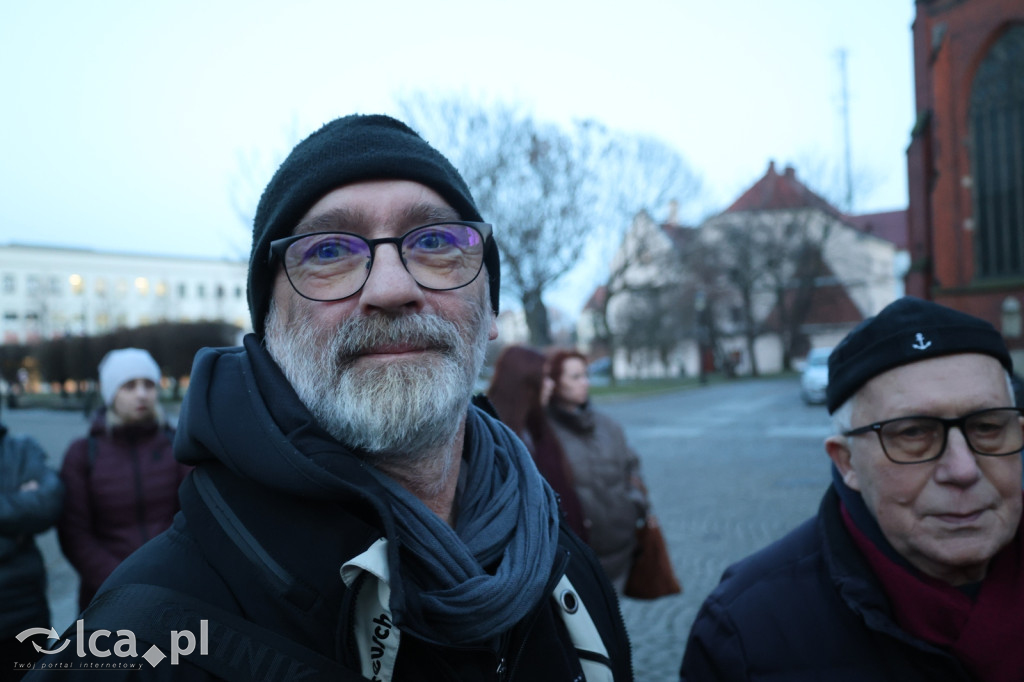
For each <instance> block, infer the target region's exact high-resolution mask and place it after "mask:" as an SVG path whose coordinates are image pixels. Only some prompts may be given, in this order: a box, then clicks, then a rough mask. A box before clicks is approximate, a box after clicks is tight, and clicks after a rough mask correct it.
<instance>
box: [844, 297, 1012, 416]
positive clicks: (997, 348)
mask: <svg viewBox="0 0 1024 682" xmlns="http://www.w3.org/2000/svg"><path fill="white" fill-rule="evenodd" d="M956 353H982V354H983V355H991V356H992V357H994V358H995V359H996V360H998V361H999V362H1000V363H1001V364H1002V365H1003V367H1005V368H1006V371H1007V372H1011V373H1012V372H1013V360H1011V359H1010V353H1009V352H1008V351H1007V350H1006V343H1005V342H1004V341H1003V337H1002V335H1000V334H999V332H998V331H996V328H995V327H993V326H992V325H991V324H989V323H988V322H986V321H985V320H982V319H979V318H977V317H974V316H973V315H968V314H966V313H962V312H960V311H958V310H953V309H952V308H947V307H946V306H943V305H939V304H938V303H933V302H931V301H925V300H922V299H920V298H914V297H913V296H904V297H903V298H901V299H899V300H897V301H895V302H893V303H890V304H889V305H887V306H886V307H885V308H883V309H882V311H881V312H880V313H878V314H877V315H875V316H874V317H869V318H868V319H866V320H864V321H863V322H861V323H860V324H859V325H857V326H856V327H855V328H854V329H853V331H851V332H850V333H849V334H847V335H846V338H844V339H843V340H842V341H841V342H840V343H839V345H838V346H836V348H835V350H833V351H832V354H831V355H830V356H829V358H828V389H827V391H826V397H827V400H826V404H827V406H828V411H829V414H831V413H833V412H835V411H836V410H837V409H839V407H841V406H842V404H843V403H845V402H846V401H847V400H848V399H849V398H850V396H852V395H853V394H854V393H856V392H857V390H858V389H860V387H861V386H863V385H864V384H866V383H867V382H868V381H870V380H871V379H873V378H874V377H876V376H878V375H879V374H881V373H882V372H887V371H889V370H890V369H893V368H894V367H899V366H900V365H907V364H910V363H912V362H918V361H919V360H927V359H928V358H935V357H939V356H942V355H954V354H956Z"/></svg>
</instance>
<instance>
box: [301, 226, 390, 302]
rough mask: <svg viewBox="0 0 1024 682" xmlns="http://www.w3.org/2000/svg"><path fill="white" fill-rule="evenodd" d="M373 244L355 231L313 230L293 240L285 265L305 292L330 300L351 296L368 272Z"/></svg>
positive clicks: (313, 297) (311, 296)
mask: <svg viewBox="0 0 1024 682" xmlns="http://www.w3.org/2000/svg"><path fill="white" fill-rule="evenodd" d="M369 264H370V245H369V244H367V243H366V242H365V241H364V240H362V239H360V238H359V237H357V236H355V235H350V234H341V233H331V234H311V235H310V236H308V237H306V238H304V239H300V240H298V241H296V242H292V244H290V245H289V246H288V251H287V252H286V253H285V259H284V266H285V271H286V272H287V274H288V278H289V279H290V280H291V282H292V285H293V286H294V287H295V289H296V290H297V291H298V292H299V293H301V294H302V295H303V296H308V297H309V298H312V299H315V300H320V301H327V300H332V299H340V298H345V297H347V296H351V295H352V294H354V293H355V292H357V291H359V289H360V288H361V287H362V286H363V284H364V283H365V282H366V278H367V276H368V274H369V270H368V267H367V266H368V265H369Z"/></svg>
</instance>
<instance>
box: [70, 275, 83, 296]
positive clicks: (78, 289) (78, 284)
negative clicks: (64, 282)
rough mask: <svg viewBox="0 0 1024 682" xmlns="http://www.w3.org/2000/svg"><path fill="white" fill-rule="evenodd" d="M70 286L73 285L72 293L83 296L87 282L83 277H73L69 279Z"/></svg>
mask: <svg viewBox="0 0 1024 682" xmlns="http://www.w3.org/2000/svg"><path fill="white" fill-rule="evenodd" d="M68 284H70V285H71V291H72V292H73V293H75V294H81V293H82V292H83V291H85V280H83V279H82V276H81V275H71V276H70V277H68Z"/></svg>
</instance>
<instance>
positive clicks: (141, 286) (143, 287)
mask: <svg viewBox="0 0 1024 682" xmlns="http://www.w3.org/2000/svg"><path fill="white" fill-rule="evenodd" d="M135 290H136V291H137V292H139V296H147V295H148V294H149V280H148V279H146V278H145V277H136V278H135Z"/></svg>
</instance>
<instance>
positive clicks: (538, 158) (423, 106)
mask: <svg viewBox="0 0 1024 682" xmlns="http://www.w3.org/2000/svg"><path fill="white" fill-rule="evenodd" d="M399 107H400V108H401V110H402V115H403V118H404V119H405V120H406V121H407V122H408V123H409V125H410V126H412V127H413V128H414V129H416V130H417V131H418V132H419V133H420V134H421V135H423V136H424V137H425V138H426V139H427V140H428V141H429V142H430V143H431V144H433V145H434V146H435V147H437V148H438V149H439V150H440V151H441V152H442V153H444V154H445V155H446V156H447V157H448V158H449V159H451V161H452V163H453V164H454V165H455V167H456V168H458V169H459V171H460V172H461V173H462V175H463V177H464V178H465V180H466V183H467V184H468V185H469V186H470V189H471V190H472V191H473V195H474V197H475V198H476V201H477V204H478V206H479V207H480V210H481V213H483V214H484V215H485V216H486V217H487V219H488V220H490V221H491V222H493V223H495V225H496V231H495V232H496V234H495V238H496V240H497V242H498V245H499V248H500V250H501V256H502V284H503V288H505V290H506V291H510V292H511V293H513V295H516V296H518V297H519V300H520V302H521V303H522V306H523V310H524V312H525V316H526V324H527V327H528V329H529V332H530V343H532V344H534V345H537V346H545V345H548V344H549V343H550V340H551V339H550V331H549V322H548V313H547V308H546V306H545V304H544V300H543V294H544V292H545V291H546V290H547V289H548V288H549V287H550V286H551V284H552V283H554V282H555V281H557V280H558V279H559V278H561V277H562V276H563V275H564V274H565V273H566V272H568V271H569V270H571V269H572V268H573V266H575V265H576V263H577V262H578V260H579V258H580V255H581V253H582V252H583V251H584V250H585V247H586V241H587V239H588V237H589V236H590V235H591V234H593V231H594V217H595V210H594V209H595V206H596V197H597V196H598V195H597V193H596V192H597V186H596V183H595V182H594V179H595V178H594V175H593V173H592V172H591V168H590V166H589V162H590V160H591V159H592V158H593V156H594V150H593V142H594V137H593V135H592V134H591V128H590V126H588V125H587V124H573V125H571V126H568V127H563V126H560V125H557V124H553V123H547V122H542V121H538V120H537V119H535V118H534V117H533V115H532V114H529V113H527V112H525V111H524V110H523V109H522V108H521V107H519V106H516V105H511V104H505V103H501V102H496V103H485V102H481V101H473V100H471V99H469V98H465V97H458V96H452V95H449V96H434V95H427V94H424V93H419V94H415V95H411V96H408V97H406V98H404V99H403V100H402V101H401V102H400V103H399Z"/></svg>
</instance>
